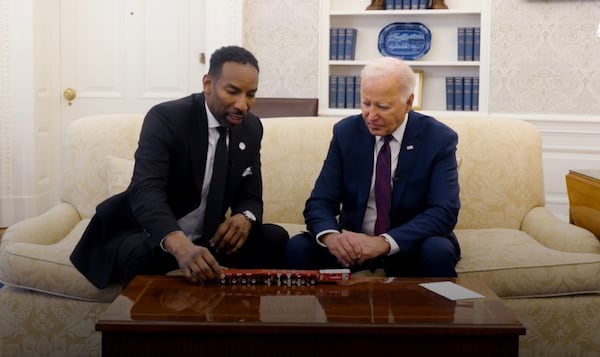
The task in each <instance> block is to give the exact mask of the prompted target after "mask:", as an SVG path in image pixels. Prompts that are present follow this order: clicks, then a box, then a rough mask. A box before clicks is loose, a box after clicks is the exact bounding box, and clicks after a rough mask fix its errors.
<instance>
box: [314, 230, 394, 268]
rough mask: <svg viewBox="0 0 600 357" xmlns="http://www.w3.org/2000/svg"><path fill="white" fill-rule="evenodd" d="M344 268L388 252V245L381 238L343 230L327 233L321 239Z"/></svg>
mask: <svg viewBox="0 0 600 357" xmlns="http://www.w3.org/2000/svg"><path fill="white" fill-rule="evenodd" d="M321 242H323V244H325V245H326V246H327V248H328V249H329V252H330V253H331V254H333V255H334V256H335V257H336V258H337V259H338V261H339V262H340V263H341V264H342V265H343V266H344V267H349V266H351V265H354V264H362V263H364V262H365V260H368V259H373V258H376V257H379V256H381V255H384V254H387V253H388V252H389V251H390V245H389V244H388V243H387V241H386V240H385V239H384V238H383V237H382V236H369V235H366V234H363V233H356V232H350V231H346V230H343V231H342V233H329V234H327V235H325V237H323V238H322V239H321Z"/></svg>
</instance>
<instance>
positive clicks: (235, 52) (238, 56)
mask: <svg viewBox="0 0 600 357" xmlns="http://www.w3.org/2000/svg"><path fill="white" fill-rule="evenodd" d="M225 62H235V63H240V64H250V65H252V66H253V67H255V68H256V71H257V72H259V69H258V60H257V59H256V57H254V55H253V54H252V53H251V52H250V51H248V50H246V49H245V48H242V47H239V46H225V47H221V48H219V49H218V50H216V51H215V52H214V53H213V54H212V56H210V66H209V68H208V74H210V75H211V76H215V77H219V76H221V70H222V69H223V64H225Z"/></svg>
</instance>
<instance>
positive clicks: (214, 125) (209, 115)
mask: <svg viewBox="0 0 600 357" xmlns="http://www.w3.org/2000/svg"><path fill="white" fill-rule="evenodd" d="M204 108H206V118H207V119H208V128H209V129H212V128H217V127H219V126H221V124H220V123H219V122H218V121H217V119H216V118H215V116H214V115H213V113H211V111H210V109H208V104H206V101H205V102H204Z"/></svg>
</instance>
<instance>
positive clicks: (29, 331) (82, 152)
mask: <svg viewBox="0 0 600 357" xmlns="http://www.w3.org/2000/svg"><path fill="white" fill-rule="evenodd" d="M142 118H143V115H138V114H130V115H111V116H93V117H86V118H81V119H79V120H77V121H75V122H74V123H72V125H71V126H70V127H69V128H68V131H67V134H66V138H65V140H64V144H63V145H64V146H63V148H62V149H63V180H64V184H63V190H62V195H61V202H60V203H59V204H57V205H56V206H55V207H54V208H52V209H51V210H49V211H48V212H46V213H44V214H42V215H40V216H38V217H34V218H31V219H28V220H25V221H22V222H20V223H17V224H15V225H13V226H11V227H9V228H8V230H7V231H6V232H5V234H4V237H3V238H2V242H1V243H0V281H2V282H4V283H5V284H6V286H5V287H4V288H2V289H0V301H1V302H2V303H1V304H0V311H1V314H2V319H1V321H0V355H6V356H11V355H99V354H100V336H99V334H98V333H97V332H94V324H95V321H96V318H97V317H98V315H99V314H100V313H101V312H102V311H103V310H104V309H105V308H106V307H107V306H108V303H109V302H110V301H111V300H112V299H113V298H114V297H115V296H116V294H118V292H119V287H118V286H112V287H109V288H107V289H104V290H98V289H96V288H94V287H93V286H92V285H91V284H90V283H89V282H87V280H86V279H85V278H84V277H83V276H81V275H80V274H79V273H78V271H77V270H76V269H74V268H73V266H72V265H71V264H70V262H69V259H68V257H69V254H70V253H71V250H72V249H73V247H74V245H75V244H76V242H77V240H78V239H79V237H80V235H81V233H82V232H83V230H84V228H85V227H86V225H87V224H88V222H89V219H90V217H91V216H92V215H93V213H94V209H95V206H96V205H97V203H98V202H100V201H101V200H103V199H104V198H106V197H108V196H109V195H111V194H114V193H117V192H120V191H121V190H124V189H125V187H126V186H127V184H128V182H129V179H130V175H131V171H132V165H133V162H132V158H133V153H134V150H135V147H136V144H137V139H138V134H139V130H140V125H141V122H142ZM438 119H440V120H441V121H443V122H444V123H446V124H448V125H449V126H451V127H452V128H453V129H455V130H456V131H457V132H458V134H459V146H458V152H457V159H458V162H459V177H460V186H461V202H462V208H461V211H460V215H459V220H458V225H457V227H456V233H457V236H458V238H459V240H460V243H461V246H462V251H463V255H462V259H461V261H460V262H459V264H458V266H457V269H458V272H459V275H460V276H464V277H467V276H469V277H477V278H481V279H483V280H484V281H486V282H487V284H489V286H490V287H491V288H492V289H493V290H494V291H495V292H496V294H497V295H499V296H500V297H502V298H503V301H504V302H505V304H506V305H508V306H509V307H510V308H512V309H513V310H514V311H515V313H516V314H517V315H518V317H519V318H520V319H521V321H522V322H523V323H524V325H525V326H526V328H527V334H526V335H525V336H522V337H521V340H520V354H521V356H567V355H568V356H597V355H600V242H599V241H598V240H597V239H596V238H595V237H594V236H593V235H592V234H591V233H590V232H588V231H586V230H584V229H581V228H578V227H575V226H572V225H570V224H568V223H566V222H563V221H560V220H558V219H557V218H555V217H554V216H553V215H552V214H551V213H550V212H549V211H548V210H547V209H546V208H544V188H543V168H542V151H541V138H540V135H539V133H538V132H537V130H536V129H535V127H534V126H532V125H530V124H528V123H527V122H524V121H517V120H510V119H502V118H497V117H487V116H479V117H478V116H473V115H472V114H471V113H469V114H464V115H461V114H460V113H454V114H453V115H450V114H449V116H448V117H444V118H441V117H439V118H438ZM337 120H339V118H333V117H281V118H269V119H264V120H263V125H264V129H265V134H264V140H263V146H262V165H263V166H262V169H263V177H264V201H265V215H264V219H265V221H266V222H274V223H279V224H282V225H283V226H284V227H285V228H286V229H288V230H289V232H290V234H291V235H293V234H295V233H297V232H299V231H300V230H302V229H304V225H303V218H302V210H303V208H304V202H305V200H306V198H307V197H308V195H309V193H310V190H311V188H312V185H313V183H314V180H315V178H316V176H317V174H318V171H319V169H320V166H321V164H322V162H323V159H324V156H325V153H326V151H327V147H328V144H329V140H330V138H331V132H332V131H331V129H332V125H333V124H334V123H335V122H336V121H337Z"/></svg>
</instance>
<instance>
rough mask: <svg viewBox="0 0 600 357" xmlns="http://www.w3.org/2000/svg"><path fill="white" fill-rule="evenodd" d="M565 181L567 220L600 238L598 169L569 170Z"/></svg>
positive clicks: (599, 171)
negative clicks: (567, 203)
mask: <svg viewBox="0 0 600 357" xmlns="http://www.w3.org/2000/svg"><path fill="white" fill-rule="evenodd" d="M566 181H567V194H568V196H569V221H570V222H571V223H572V224H574V225H576V226H579V227H583V228H585V229H587V230H589V231H591V232H592V233H594V235H595V236H596V237H597V238H598V239H600V170H570V171H569V174H568V175H567V177H566Z"/></svg>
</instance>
